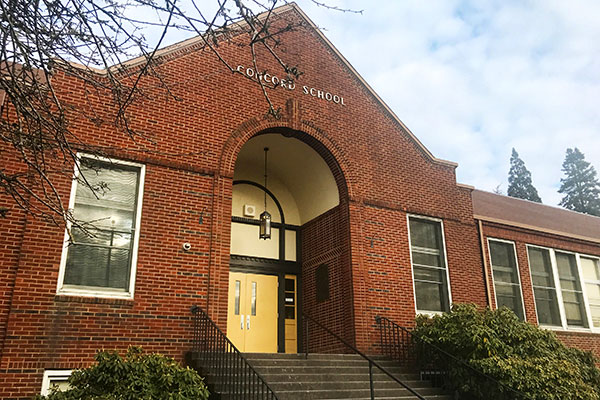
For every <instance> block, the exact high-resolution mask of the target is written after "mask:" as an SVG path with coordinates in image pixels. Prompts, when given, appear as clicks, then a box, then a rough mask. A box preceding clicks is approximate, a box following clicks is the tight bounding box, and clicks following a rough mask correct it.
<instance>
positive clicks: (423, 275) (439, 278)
mask: <svg viewBox="0 0 600 400" xmlns="http://www.w3.org/2000/svg"><path fill="white" fill-rule="evenodd" d="M414 270H415V280H417V281H430V282H437V283H442V282H444V278H443V274H445V272H444V271H442V270H440V269H433V268H426V267H415V268H414Z"/></svg>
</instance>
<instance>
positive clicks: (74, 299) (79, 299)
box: [54, 293, 134, 307]
mask: <svg viewBox="0 0 600 400" xmlns="http://www.w3.org/2000/svg"><path fill="white" fill-rule="evenodd" d="M54 301H56V302H62V303H88V304H111V305H121V306H130V307H132V306H133V304H134V301H133V299H132V298H117V297H108V296H103V297H102V296H89V295H88V296H86V295H82V294H71V293H69V294H67V293H59V294H57V295H56V296H54Z"/></svg>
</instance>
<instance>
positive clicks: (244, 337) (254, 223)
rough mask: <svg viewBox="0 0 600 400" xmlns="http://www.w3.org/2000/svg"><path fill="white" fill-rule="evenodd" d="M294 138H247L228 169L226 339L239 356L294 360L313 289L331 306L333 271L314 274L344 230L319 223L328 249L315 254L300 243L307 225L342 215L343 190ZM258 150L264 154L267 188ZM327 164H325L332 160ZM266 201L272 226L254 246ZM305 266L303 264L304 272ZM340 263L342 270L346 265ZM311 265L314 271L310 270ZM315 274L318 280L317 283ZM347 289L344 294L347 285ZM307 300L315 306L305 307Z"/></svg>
mask: <svg viewBox="0 0 600 400" xmlns="http://www.w3.org/2000/svg"><path fill="white" fill-rule="evenodd" d="M293 136H295V137H292V136H290V135H283V134H280V133H277V132H275V131H267V132H263V133H261V134H259V135H257V136H254V137H253V138H251V139H250V140H248V142H246V143H245V144H244V146H243V147H242V149H241V150H240V152H239V154H238V157H237V160H236V163H235V170H234V181H233V191H232V216H231V243H230V249H231V250H230V273H229V289H228V318H227V333H228V337H229V338H230V340H232V342H233V343H234V344H235V345H236V347H238V348H239V349H240V350H241V351H245V352H287V353H296V352H297V351H298V349H299V344H300V340H299V339H300V338H301V332H300V330H301V315H302V308H303V307H305V308H306V307H308V308H314V306H315V302H316V301H317V300H318V299H317V297H318V296H316V294H315V292H316V290H317V286H318V285H320V286H321V288H320V289H321V290H320V291H321V292H324V291H326V292H327V293H324V294H326V295H327V296H321V297H322V298H323V299H322V300H321V301H323V302H326V301H328V300H330V299H329V286H330V282H331V284H333V283H334V282H335V281H336V280H338V278H336V277H333V276H332V274H334V273H335V271H334V270H331V271H325V273H323V267H320V268H321V269H320V272H317V271H316V270H317V267H319V265H321V264H323V265H325V264H324V263H319V262H318V261H319V259H321V258H322V259H323V260H325V258H326V257H327V255H326V254H324V253H331V254H329V255H330V256H332V255H333V256H335V257H339V255H340V254H336V251H337V253H340V249H339V244H340V243H343V242H345V240H343V238H342V237H339V236H345V235H347V233H348V229H343V228H342V229H340V226H339V224H337V223H335V222H334V223H333V225H336V227H335V228H336V229H329V228H330V225H332V223H331V221H325V222H322V223H321V225H323V227H322V229H321V230H322V231H323V230H324V231H323V232H321V234H323V235H324V236H329V237H327V240H328V241H330V242H331V243H332V244H333V245H332V246H329V247H331V248H329V247H328V245H327V243H321V246H318V245H317V246H315V238H314V237H312V236H314V235H312V234H311V238H310V239H308V238H306V239H308V240H304V239H305V238H303V236H304V235H305V231H306V230H307V229H308V230H312V231H314V230H315V226H314V225H315V224H317V225H318V224H319V221H320V218H323V216H327V215H329V214H336V215H337V214H338V213H339V212H340V208H347V207H345V201H341V200H342V199H343V197H342V196H340V193H345V188H344V187H341V188H340V182H341V181H343V179H340V176H339V172H338V173H337V175H338V176H334V173H333V172H332V169H331V167H330V165H328V162H326V161H325V159H324V157H323V156H322V155H321V154H320V153H322V152H323V151H324V148H323V149H319V150H321V151H320V152H317V150H316V149H315V148H314V146H315V144H316V143H315V141H314V139H312V141H313V142H312V143H311V142H310V140H306V141H307V142H308V143H311V145H309V144H307V143H306V142H305V141H303V140H301V139H311V138H309V137H308V135H306V137H305V138H303V135H302V134H301V133H297V132H296V133H295V134H294V135H293ZM265 147H267V148H269V151H268V164H267V175H268V183H267V187H265V186H264V148H265ZM327 158H328V159H329V164H331V163H332V162H333V158H332V157H331V156H329V157H327ZM340 189H341V190H340ZM265 193H266V198H267V201H266V203H267V206H266V210H267V211H268V212H269V213H270V214H271V216H272V221H273V223H272V234H271V239H269V240H261V239H259V215H260V214H261V213H262V212H263V211H264V197H265ZM325 219H326V220H330V219H331V218H325ZM346 225H347V224H346ZM346 228H347V227H346ZM316 229H317V230H318V229H319V228H318V227H316ZM304 242H306V243H304ZM333 247H335V249H334V248H333ZM342 252H343V251H342ZM321 253H323V254H321ZM306 258H308V259H310V260H309V263H308V264H307V263H306V261H307V260H306ZM313 259H314V260H313ZM346 259H347V261H348V262H349V257H346ZM315 260H316V261H315ZM315 262H317V263H318V264H319V265H312V264H314V263H315ZM309 270H310V271H309ZM317 274H321V275H320V278H319V282H316V280H317ZM346 283H347V284H348V285H350V286H351V282H346ZM307 284H308V285H307ZM324 285H325V286H327V287H325V286H324ZM343 291H344V292H346V293H347V291H346V290H343ZM309 292H310V293H311V299H312V300H314V301H306V295H307V293H309ZM338 292H341V291H339V290H338ZM331 303H333V301H331ZM324 308H327V307H326V306H325V305H324ZM338 308H339V307H338ZM346 311H347V312H351V311H350V310H346ZM325 317H327V316H326V315H325ZM341 317H342V316H338V318H336V319H339V318H341ZM351 320H352V318H350V319H349V320H348V319H347V321H349V322H351Z"/></svg>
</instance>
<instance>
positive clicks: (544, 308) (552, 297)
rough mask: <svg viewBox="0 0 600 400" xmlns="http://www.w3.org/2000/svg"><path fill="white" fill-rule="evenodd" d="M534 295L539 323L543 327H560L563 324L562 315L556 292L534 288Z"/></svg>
mask: <svg viewBox="0 0 600 400" xmlns="http://www.w3.org/2000/svg"><path fill="white" fill-rule="evenodd" d="M533 293H534V296H535V307H536V310H537V317H538V323H540V324H542V325H554V326H560V325H561V322H560V314H559V313H558V300H557V298H556V291H555V290H552V289H541V288H536V287H534V290H533Z"/></svg>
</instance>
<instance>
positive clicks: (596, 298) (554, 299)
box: [527, 245, 600, 330]
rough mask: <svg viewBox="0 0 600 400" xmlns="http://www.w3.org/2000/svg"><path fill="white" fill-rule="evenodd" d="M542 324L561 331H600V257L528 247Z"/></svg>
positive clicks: (535, 295)
mask: <svg viewBox="0 0 600 400" xmlns="http://www.w3.org/2000/svg"><path fill="white" fill-rule="evenodd" d="M527 255H528V258H529V269H530V272H531V282H532V285H533V291H534V298H535V306H536V313H537V317H538V323H539V324H540V325H542V326H547V327H553V328H561V329H585V330H588V329H590V328H591V329H593V328H594V327H597V328H600V271H599V270H598V269H599V267H598V258H597V257H592V256H587V255H581V254H577V253H572V252H568V251H564V250H555V249H551V248H545V247H541V246H534V245H527Z"/></svg>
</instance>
